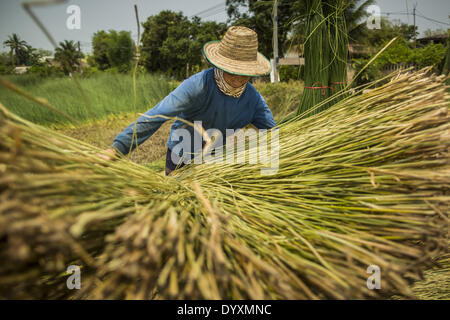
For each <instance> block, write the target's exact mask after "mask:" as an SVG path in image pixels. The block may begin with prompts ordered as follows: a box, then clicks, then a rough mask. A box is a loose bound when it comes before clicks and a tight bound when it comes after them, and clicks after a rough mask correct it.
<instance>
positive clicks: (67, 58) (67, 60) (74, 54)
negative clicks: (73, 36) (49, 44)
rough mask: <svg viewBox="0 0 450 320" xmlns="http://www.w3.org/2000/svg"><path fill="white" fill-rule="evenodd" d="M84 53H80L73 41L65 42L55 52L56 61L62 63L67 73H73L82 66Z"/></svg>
mask: <svg viewBox="0 0 450 320" xmlns="http://www.w3.org/2000/svg"><path fill="white" fill-rule="evenodd" d="M81 58H82V53H81V52H79V51H78V50H77V48H76V46H75V42H74V41H73V40H70V41H69V40H64V42H60V43H59V47H58V48H56V50H55V60H56V61H58V62H59V63H61V66H62V68H63V70H64V72H66V73H69V74H70V73H71V72H72V71H73V70H75V68H76V67H77V66H79V64H80V59H81Z"/></svg>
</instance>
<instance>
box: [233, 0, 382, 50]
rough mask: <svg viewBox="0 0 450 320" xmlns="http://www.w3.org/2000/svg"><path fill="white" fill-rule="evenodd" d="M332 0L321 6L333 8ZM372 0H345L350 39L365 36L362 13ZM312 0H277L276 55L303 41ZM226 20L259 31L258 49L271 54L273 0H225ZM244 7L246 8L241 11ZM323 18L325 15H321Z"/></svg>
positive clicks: (324, 2) (356, 39) (323, 1)
mask: <svg viewBox="0 0 450 320" xmlns="http://www.w3.org/2000/svg"><path fill="white" fill-rule="evenodd" d="M334 2H335V1H334V0H322V4H323V7H324V8H328V11H330V10H329V9H330V8H332V7H333V6H334V5H335V4H334ZM374 2H375V0H364V1H360V0H348V1H346V3H347V6H346V8H345V10H344V16H345V21H346V24H347V30H348V33H349V39H350V41H352V40H353V41H359V40H361V39H364V37H365V35H364V32H363V31H364V30H365V29H367V28H366V22H365V20H364V17H366V16H367V15H368V14H367V12H366V10H367V8H368V6H370V5H371V4H373V3H374ZM311 3H312V2H311V0H307V1H297V0H279V1H278V41H279V43H278V47H279V55H280V56H283V53H284V52H285V51H287V50H288V49H289V48H290V47H291V46H292V45H293V44H302V43H303V42H304V39H305V28H306V19H307V15H308V9H307V8H308V4H311ZM226 4H227V6H228V10H227V13H228V16H229V22H230V23H232V24H233V25H243V26H246V27H249V28H251V29H253V30H255V31H256V32H257V33H258V41H259V44H260V46H259V50H260V51H261V52H262V53H263V54H264V55H265V56H266V57H271V56H272V55H273V44H272V41H273V40H272V34H273V22H272V10H273V1H257V0H227V2H226ZM244 9H247V10H245V11H244ZM324 18H325V17H324Z"/></svg>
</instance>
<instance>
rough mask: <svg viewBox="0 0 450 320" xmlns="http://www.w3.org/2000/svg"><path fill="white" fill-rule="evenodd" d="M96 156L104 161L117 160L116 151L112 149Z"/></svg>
mask: <svg viewBox="0 0 450 320" xmlns="http://www.w3.org/2000/svg"><path fill="white" fill-rule="evenodd" d="M96 156H98V157H100V158H102V159H105V160H106V161H111V160H115V159H117V154H116V150H114V149H105V150H103V152H102V153H97V154H96Z"/></svg>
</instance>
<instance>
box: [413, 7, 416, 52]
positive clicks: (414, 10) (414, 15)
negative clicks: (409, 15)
mask: <svg viewBox="0 0 450 320" xmlns="http://www.w3.org/2000/svg"><path fill="white" fill-rule="evenodd" d="M416 7H417V3H416V4H415V5H414V9H413V17H414V49H415V48H416V40H417V39H416V37H417V36H416Z"/></svg>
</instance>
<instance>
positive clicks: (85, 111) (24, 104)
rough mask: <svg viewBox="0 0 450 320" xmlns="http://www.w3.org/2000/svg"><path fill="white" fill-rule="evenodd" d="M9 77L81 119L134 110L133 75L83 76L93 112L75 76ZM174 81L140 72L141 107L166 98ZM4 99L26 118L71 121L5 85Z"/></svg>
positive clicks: (56, 122)
mask: <svg viewBox="0 0 450 320" xmlns="http://www.w3.org/2000/svg"><path fill="white" fill-rule="evenodd" d="M6 79H7V80H8V81H10V82H12V83H13V84H16V85H17V86H19V87H21V88H22V89H23V90H25V91H26V92H27V93H29V94H31V95H33V96H37V97H42V98H45V99H47V100H48V101H49V102H50V103H51V104H52V105H53V106H55V107H56V108H57V109H59V110H60V111H62V112H64V113H65V114H67V115H69V116H70V117H72V118H74V119H75V120H76V121H77V122H85V121H92V120H93V119H92V116H93V117H94V118H95V119H100V118H102V117H105V116H107V115H118V114H121V113H128V112H131V111H133V80H132V77H131V76H129V75H123V74H115V73H105V74H98V75H94V76H92V77H89V78H81V79H80V80H79V82H80V85H81V88H82V89H83V92H84V94H85V95H86V98H87V100H88V103H89V105H90V106H91V108H92V115H91V114H90V111H89V108H88V107H87V105H86V103H85V101H84V100H83V98H82V95H81V93H80V91H79V90H78V88H77V86H76V83H75V82H74V80H73V79H71V78H68V77H64V78H46V79H42V78H41V77H39V76H33V75H27V76H22V75H11V76H7V77H6ZM171 89H173V88H171V85H170V84H169V82H168V81H167V78H165V77H164V76H158V75H149V74H140V75H138V76H137V82H136V92H137V111H139V112H145V111H147V110H148V109H149V108H151V107H153V106H154V105H155V104H156V103H157V102H159V101H160V100H161V99H162V98H164V97H165V96H166V95H167V94H168V93H169V92H170V91H171ZM0 96H1V99H0V102H2V103H3V104H4V105H5V106H7V107H8V108H9V109H10V110H11V111H13V112H15V113H16V114H18V115H19V116H21V117H23V118H24V119H27V120H30V121H32V122H34V123H39V124H45V125H59V124H63V123H64V124H67V119H65V118H64V117H63V116H61V115H59V114H57V113H55V112H53V111H51V110H48V109H46V108H44V107H43V106H41V105H39V104H37V103H30V102H29V101H28V100H27V99H26V98H24V97H22V96H19V95H18V94H17V93H15V92H12V91H10V90H8V89H6V88H4V87H0Z"/></svg>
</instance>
